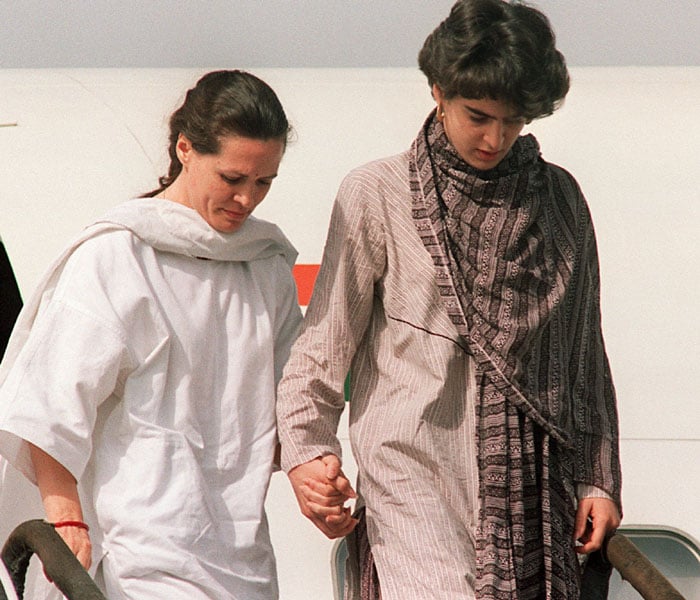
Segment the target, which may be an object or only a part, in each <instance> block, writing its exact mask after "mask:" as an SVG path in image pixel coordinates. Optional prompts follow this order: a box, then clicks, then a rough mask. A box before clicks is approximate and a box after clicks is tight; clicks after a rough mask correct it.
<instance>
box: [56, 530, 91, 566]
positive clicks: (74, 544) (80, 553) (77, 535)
mask: <svg viewBox="0 0 700 600" xmlns="http://www.w3.org/2000/svg"><path fill="white" fill-rule="evenodd" d="M56 533H58V535H60V536H61V538H62V539H63V541H64V542H65V543H66V545H67V546H68V547H69V548H70V549H71V551H72V552H73V554H75V556H76V558H77V559H78V561H79V562H80V564H81V565H83V568H84V569H85V570H86V571H87V570H88V569H89V568H90V565H91V564H92V542H91V541H90V534H89V533H88V532H87V531H86V530H85V529H83V528H81V527H75V526H74V525H64V526H63V527H57V528H56Z"/></svg>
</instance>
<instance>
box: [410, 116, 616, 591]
mask: <svg viewBox="0 0 700 600" xmlns="http://www.w3.org/2000/svg"><path fill="white" fill-rule="evenodd" d="M410 182H411V193H412V198H413V200H412V203H413V218H414V222H415V226H416V228H417V230H418V233H419V235H420V237H421V239H422V241H423V244H424V246H425V248H426V249H427V251H428V252H429V253H430V255H431V256H432V258H433V263H434V267H435V271H436V277H437V281H438V286H439V288H440V295H441V298H442V301H443V305H444V308H445V310H446V311H447V313H448V314H449V316H450V319H451V320H452V322H453V323H454V325H455V326H456V328H457V331H458V333H459V334H460V336H461V337H462V338H463V339H464V341H465V342H466V343H465V346H466V347H467V348H468V351H469V352H470V353H471V354H472V355H473V358H474V360H475V363H476V365H477V384H478V386H479V390H478V391H479V395H478V396H479V402H478V404H477V424H478V425H477V431H476V436H477V440H478V464H479V489H480V504H481V509H480V524H479V528H478V531H477V573H476V576H477V579H476V581H477V597H478V598H493V599H501V598H503V599H506V598H508V599H511V598H519V599H521V600H526V599H530V598H532V599H536V598H537V599H539V598H548V599H571V598H577V597H578V590H579V580H580V575H579V563H578V560H577V557H576V554H575V552H574V551H573V524H574V515H575V484H576V483H588V484H592V485H595V486H597V487H599V488H602V489H604V490H605V491H607V492H608V493H609V494H611V495H612V497H613V498H615V499H616V500H617V501H618V503H619V499H620V466H619V456H618V441H617V440H618V431H617V414H616V407H615V393H614V389H613V384H612V381H611V377H610V371H609V366H608V361H607V357H606V354H605V349H604V345H603V338H602V334H601V329H600V310H599V275H598V258H597V250H596V244H595V237H594V233H593V227H592V223H591V220H590V216H589V213H588V209H587V206H586V203H585V200H584V199H583V197H582V194H581V192H580V190H579V188H578V186H577V184H576V182H575V181H574V179H573V178H572V177H571V176H570V175H569V174H568V173H566V172H565V171H564V170H563V169H560V168H558V167H555V166H553V165H550V164H548V163H546V162H544V161H543V160H542V158H541V157H540V155H539V146H538V144H537V142H536V140H535V139H534V137H532V136H524V137H520V138H519V139H518V140H517V142H516V143H515V145H514V146H513V149H512V150H511V152H510V153H509V155H508V156H507V157H506V159H504V160H503V161H502V162H501V163H500V164H499V165H498V166H497V167H496V168H495V169H492V170H491V171H486V172H484V171H477V170H475V169H473V168H472V167H470V166H469V165H467V164H466V163H465V162H464V161H462V160H461V159H460V157H459V156H458V154H457V153H456V151H455V150H454V148H453V147H452V146H451V145H450V143H449V142H448V140H447V138H446V136H445V133H444V130H443V128H442V125H441V124H440V123H439V122H438V121H437V120H436V119H435V116H434V113H433V114H432V115H431V116H430V117H429V118H428V120H427V121H426V124H425V126H424V128H423V130H422V131H421V133H420V134H419V135H418V137H417V139H416V140H415V141H414V143H413V146H412V158H411V163H410Z"/></svg>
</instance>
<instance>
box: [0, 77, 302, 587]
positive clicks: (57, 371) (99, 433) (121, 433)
mask: <svg viewBox="0 0 700 600" xmlns="http://www.w3.org/2000/svg"><path fill="white" fill-rule="evenodd" d="M202 124H204V126H205V129H206V131H203V130H201V126H202ZM288 133H289V125H288V123H287V120H286V117H285V115H284V111H283V110H282V107H281V105H280V104H279V101H278V100H277V98H276V96H275V95H274V92H273V91H272V90H271V89H270V88H269V87H268V86H267V85H266V84H265V83H263V82H262V81H260V80H259V79H257V78H255V77H253V76H252V75H250V74H247V73H243V72H239V71H227V72H216V73H210V74H208V75H206V76H205V77H203V78H202V79H201V80H200V81H199V82H198V84H197V86H196V87H195V88H194V89H193V90H190V92H189V93H188V96H187V98H186V100H185V103H184V104H183V107H182V108H181V109H179V110H178V111H176V113H175V114H174V115H173V117H172V119H171V149H170V153H171V157H172V158H173V163H172V164H171V169H170V173H169V175H168V176H167V177H165V178H163V179H162V180H161V184H162V185H161V188H159V189H158V190H155V191H154V192H152V193H151V194H150V195H151V196H155V197H149V198H142V199H138V200H132V201H129V202H126V203H124V204H122V205H120V206H118V207H116V208H115V209H113V210H112V211H110V212H109V213H108V214H107V215H106V216H105V217H104V218H103V219H101V220H100V221H99V222H98V223H96V224H94V225H92V226H91V227H89V228H88V229H86V230H85V232H84V233H83V235H82V236H81V237H80V238H79V239H78V240H76V241H75V242H74V243H73V244H72V245H71V247H70V248H69V249H68V250H67V251H66V252H65V253H64V254H63V255H62V256H61V257H60V258H59V259H58V261H57V262H56V263H55V264H54V265H53V267H52V268H51V269H50V271H49V273H48V275H47V277H46V278H45V280H44V282H43V283H42V284H41V285H40V289H39V291H38V292H37V294H36V295H35V297H34V299H33V300H31V301H30V302H29V303H28V306H27V308H26V309H25V312H24V314H23V315H22V316H21V317H20V321H19V323H18V326H17V328H16V330H15V333H14V334H13V339H12V340H11V342H10V346H9V348H8V358H7V361H6V362H5V363H3V371H2V375H1V376H2V378H3V379H4V383H3V385H2V388H1V389H0V452H1V453H2V454H3V456H4V457H5V458H6V459H7V460H8V461H9V462H10V463H11V464H13V465H14V466H15V467H17V468H18V469H19V470H20V471H22V472H23V473H24V474H25V475H26V476H27V477H28V478H29V479H30V480H32V481H34V482H36V483H38V485H39V489H40V491H41V495H42V498H43V501H44V507H45V510H46V516H47V519H48V520H49V521H50V522H53V523H56V526H57V531H58V532H59V533H60V534H61V535H62V536H63V538H64V540H65V541H66V543H67V544H68V545H69V546H70V547H71V549H72V550H73V551H74V552H75V554H76V556H77V557H78V559H79V560H80V561H81V562H82V563H83V565H84V566H85V567H88V568H89V567H92V570H93V571H96V579H97V580H98V581H99V582H101V585H102V586H103V587H104V590H105V593H106V595H107V597H108V598H110V599H114V600H116V599H118V598H139V599H141V598H168V599H178V598H181V599H183V600H184V599H185V598H186V599H188V600H192V599H196V598H201V599H205V598H206V599H211V598H221V599H243V598H245V599H246V600H247V599H255V598H259V599H270V598H276V597H277V583H276V572H275V562H274V555H273V552H272V548H271V545H270V540H269V535H268V528H267V521H266V517H265V512H264V506H263V505H264V499H265V495H266V492H267V487H268V483H269V478H270V475H271V472H272V469H273V462H274V454H275V448H276V444H277V441H276V440H277V437H276V431H275V417H274V403H275V385H276V382H277V380H278V379H279V377H280V375H281V370H282V367H283V365H284V362H285V361H286V359H287V356H288V353H289V348H290V345H291V343H292V341H293V339H294V338H295V336H296V333H297V328H298V324H299V321H300V310H299V307H298V304H297V300H296V291H295V286H294V281H293V278H292V275H291V266H292V263H293V261H294V258H295V256H296V253H295V251H294V249H293V248H292V247H291V245H290V244H289V242H288V241H287V239H286V238H285V237H284V235H283V234H282V233H281V231H280V230H279V229H278V228H277V227H276V226H275V225H272V224H270V223H266V222H264V221H260V220H257V219H255V218H254V217H250V213H251V212H252V211H253V209H254V208H255V207H256V206H257V204H259V203H260V201H262V199H263V198H264V197H265V194H266V193H267V190H268V189H269V187H270V184H271V183H272V180H273V179H274V177H275V176H276V174H277V169H278V167H279V163H280V160H281V158H282V155H283V153H284V148H285V145H286V140H287V136H288ZM76 482H77V483H76Z"/></svg>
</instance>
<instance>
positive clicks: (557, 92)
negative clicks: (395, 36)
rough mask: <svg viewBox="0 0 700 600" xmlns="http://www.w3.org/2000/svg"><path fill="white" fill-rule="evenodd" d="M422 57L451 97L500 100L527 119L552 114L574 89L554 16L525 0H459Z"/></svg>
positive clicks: (431, 80) (427, 70)
mask: <svg viewBox="0 0 700 600" xmlns="http://www.w3.org/2000/svg"><path fill="white" fill-rule="evenodd" d="M418 63H419V65H420V68H421V70H422V71H423V73H424V74H425V75H426V77H427V78H428V82H429V83H430V85H431V86H432V85H433V84H437V86H438V87H439V88H440V89H441V91H442V93H443V94H444V95H445V97H446V98H453V97H455V96H462V97H464V98H479V99H481V98H491V99H494V100H501V101H504V102H507V103H509V104H511V105H512V106H513V107H515V108H516V109H517V110H518V111H520V114H521V115H522V116H524V117H526V118H527V119H528V120H532V119H536V118H539V117H544V116H547V115H550V114H552V113H553V112H554V110H556V108H558V106H559V105H560V104H561V102H562V101H563V99H564V97H565V96H566V94H567V92H568V91H569V74H568V71H567V68H566V62H565V60H564V57H563V56H562V54H561V53H560V52H559V51H558V50H557V48H556V45H555V36H554V32H553V31H552V28H551V26H550V23H549V20H548V19H547V17H546V16H545V15H544V14H543V13H541V12H540V11H539V10H536V9H534V8H532V7H530V6H527V5H525V4H523V3H522V2H505V1H503V0H460V1H459V2H457V3H456V4H455V5H454V6H453V7H452V10H451V12H450V15H449V16H448V17H447V19H445V20H444V21H443V22H442V23H441V24H440V25H439V26H438V27H437V28H436V29H435V31H433V32H432V33H431V34H430V35H429V36H428V38H427V39H426V41H425V44H424V45H423V48H422V49H421V51H420V53H419V55H418Z"/></svg>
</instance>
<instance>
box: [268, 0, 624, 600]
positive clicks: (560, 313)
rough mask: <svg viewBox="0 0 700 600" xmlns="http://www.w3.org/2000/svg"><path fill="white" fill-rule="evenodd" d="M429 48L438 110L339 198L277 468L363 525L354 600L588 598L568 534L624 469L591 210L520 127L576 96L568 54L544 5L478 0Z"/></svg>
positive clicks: (598, 522) (603, 509) (605, 519)
mask: <svg viewBox="0 0 700 600" xmlns="http://www.w3.org/2000/svg"><path fill="white" fill-rule="evenodd" d="M419 62H420V65H421V68H422V70H423V72H424V73H425V74H426V76H427V78H428V81H429V84H430V85H431V89H432V93H433V97H434V98H435V100H436V104H437V107H436V110H435V111H433V112H432V113H431V114H430V115H429V116H428V118H427V120H426V122H425V124H424V125H423V127H422V129H421V130H420V131H419V133H418V136H417V137H416V140H415V141H414V143H413V145H412V147H411V148H410V149H409V150H408V151H407V152H405V153H403V154H401V155H399V156H395V157H392V158H388V159H385V160H381V161H377V162H374V163H371V164H369V165H366V166H364V167H361V168H359V169H356V170H355V171H353V172H352V173H351V174H350V175H349V176H348V177H347V178H346V179H345V181H344V182H343V184H342V186H341V188H340V191H339V193H338V197H337V201H336V204H335V207H334V211H333V214H332V217H331V224H330V230H329V233H328V241H327V245H326V249H325V253H324V258H323V262H322V266H321V271H320V273H319V279H318V281H317V284H316V288H315V290H314V296H313V298H312V301H311V304H310V306H309V308H308V311H307V315H306V320H305V325H304V329H303V331H302V334H301V336H300V338H299V339H298V341H297V343H296V346H295V347H294V349H293V351H292V356H291V358H290V361H289V363H288V365H287V367H286V370H285V377H284V378H283V381H282V383H281V386H280V389H279V398H278V426H279V434H280V438H281V442H282V460H283V467H284V468H285V469H286V470H287V471H288V473H289V476H290V479H291V481H292V484H293V486H294V489H295V492H296V494H297V498H298V499H299V503H300V505H301V507H302V511H303V512H304V514H306V515H307V516H308V517H309V518H311V519H312V521H313V522H314V523H315V524H316V525H318V526H319V528H320V529H321V530H322V531H323V532H324V533H326V535H328V536H329V537H338V536H340V535H346V534H350V535H349V538H348V539H349V551H350V558H349V562H348V570H347V585H346V597H348V598H363V599H364V598H380V597H381V598H382V599H383V600H394V599H397V600H398V599H401V600H407V599H415V600H428V599H432V598H434V599H436V600H437V599H440V600H444V599H445V598H450V599H458V598H459V599H466V598H503V599H506V598H507V599H511V598H516V599H533V600H534V599H541V598H551V599H562V600H564V599H571V598H577V597H578V595H579V586H580V583H579V580H580V573H579V562H578V559H577V555H576V551H575V546H574V541H575V540H576V539H578V540H579V547H578V551H579V552H580V553H582V554H586V553H589V552H591V551H594V550H596V549H597V548H599V547H600V544H601V542H602V539H603V537H604V535H605V534H606V533H607V532H608V531H610V530H611V529H613V528H615V527H616V526H617V525H618V523H619V520H620V466H619V458H618V430H617V415H616V408H615V395H614V389H613V386H612V381H611V377H610V371H609V367H608V362H607V358H606V355H605V349H604V344H603V339H602V334H601V330H600V310H599V299H598V298H599V280H598V262H597V254H596V246H595V237H594V234H593V227H592V223H591V219H590V216H589V213H588V208H587V206H586V202H585V200H584V198H583V195H582V194H581V191H580V190H579V187H578V185H577V184H576V181H575V180H574V178H573V177H572V176H571V175H570V174H569V173H567V172H566V171H565V170H563V169H562V168H560V167H557V166H555V165H552V164H550V163H547V162H545V161H544V159H543V158H542V157H541V155H540V148H539V145H538V143H537V141H536V140H535V139H534V137H532V136H522V135H521V131H522V128H523V126H524V125H525V123H526V122H528V121H530V120H532V119H535V118H538V117H542V116H545V115H548V114H550V113H551V112H552V111H553V110H554V109H555V108H556V106H557V105H558V104H559V103H560V102H561V100H562V99H563V98H564V96H565V94H566V92H567V91H568V85H569V80H568V74H567V71H566V67H565V64H564V60H563V57H562V56H561V55H560V54H559V53H558V51H557V50H556V48H555V46H554V36H553V33H552V32H551V29H550V27H549V24H548V22H547V20H546V18H545V17H544V16H543V15H542V14H541V13H539V12H537V11H535V10H533V9H531V8H527V7H524V6H522V5H511V4H507V3H505V2H502V1H501V0H465V1H461V2H458V3H457V4H456V5H455V6H454V8H453V10H452V12H451V14H450V16H449V17H448V19H447V20H446V21H445V22H444V23H442V24H441V25H440V26H439V27H438V28H437V29H436V30H435V32H433V34H432V35H431V36H430V37H429V38H428V40H427V41H426V43H425V45H424V48H423V50H422V51H421V53H420V56H419ZM348 371H350V373H351V390H352V396H351V400H350V403H349V407H350V439H351V444H352V449H353V453H354V455H355V458H356V461H357V464H358V469H359V476H358V483H357V487H358V503H357V507H358V508H359V510H358V512H357V514H356V515H355V516H354V517H353V516H351V515H349V513H348V511H347V509H345V508H343V504H344V502H345V500H346V499H347V498H349V497H352V496H354V491H353V490H352V488H351V487H350V484H349V482H348V481H347V479H346V478H345V476H344V475H343V473H342V471H341V470H340V461H339V457H340V446H339V444H338V440H337V437H336V427H337V423H338V419H339V416H340V413H341V411H342V410H343V409H344V402H343V395H342V390H343V380H344V378H345V376H346V373H347V372H348ZM589 518H590V520H591V527H590V528H588V529H587V528H586V523H587V520H588V519H589Z"/></svg>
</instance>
